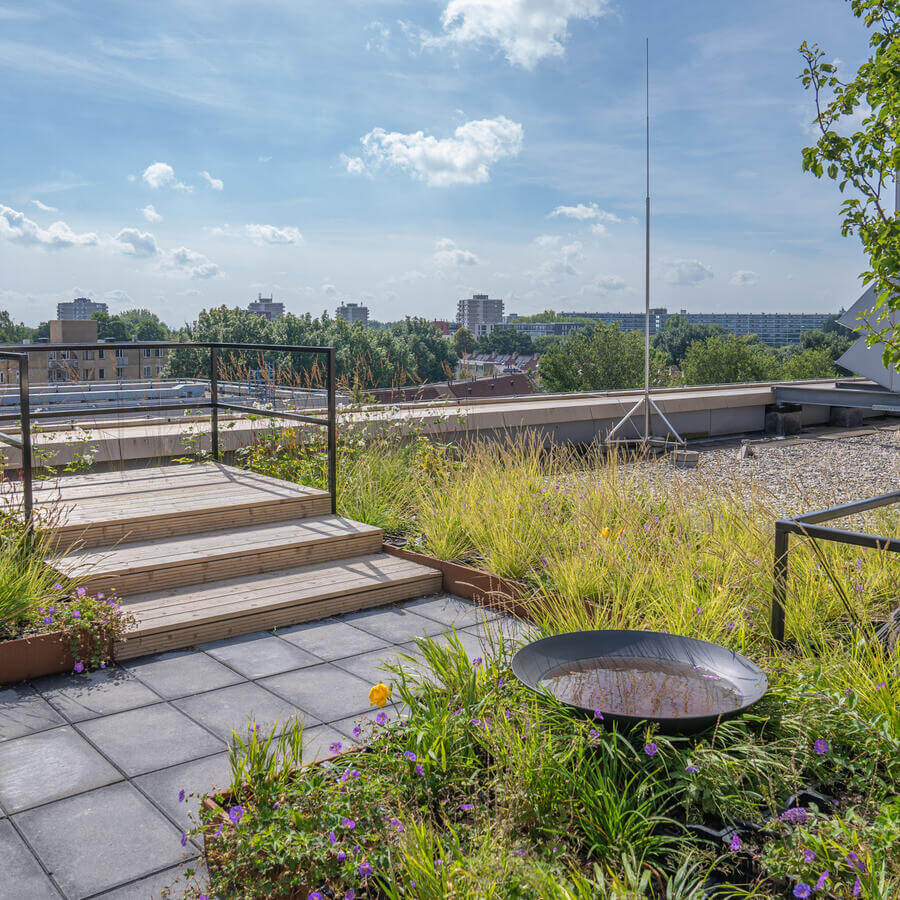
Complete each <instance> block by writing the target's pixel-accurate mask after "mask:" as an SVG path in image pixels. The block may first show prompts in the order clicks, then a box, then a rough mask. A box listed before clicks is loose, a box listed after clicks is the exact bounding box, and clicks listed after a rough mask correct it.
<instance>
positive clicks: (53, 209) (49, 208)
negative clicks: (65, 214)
mask: <svg viewBox="0 0 900 900" xmlns="http://www.w3.org/2000/svg"><path fill="white" fill-rule="evenodd" d="M30 202H31V203H33V204H34V205H35V206H36V207H37V208H38V209H40V210H42V211H43V212H59V210H58V209H57V208H56V207H55V206H47V204H46V203H41V201H40V200H32V201H30Z"/></svg>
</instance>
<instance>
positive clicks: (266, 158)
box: [257, 156, 272, 163]
mask: <svg viewBox="0 0 900 900" xmlns="http://www.w3.org/2000/svg"><path fill="white" fill-rule="evenodd" d="M257 162H261V163H267V162H272V157H271V156H259V157H257Z"/></svg>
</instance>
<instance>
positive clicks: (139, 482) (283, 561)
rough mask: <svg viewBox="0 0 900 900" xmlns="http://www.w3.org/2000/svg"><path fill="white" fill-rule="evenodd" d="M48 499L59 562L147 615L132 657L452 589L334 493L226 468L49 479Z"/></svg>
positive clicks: (40, 493) (122, 648) (41, 494)
mask: <svg viewBox="0 0 900 900" xmlns="http://www.w3.org/2000/svg"><path fill="white" fill-rule="evenodd" d="M2 500H3V491H2V489H0V504H2ZM35 505H36V509H37V510H38V514H39V517H40V519H41V521H42V522H46V523H47V525H46V526H45V533H47V539H48V542H49V543H50V544H51V545H52V546H53V548H54V551H55V553H56V555H55V556H53V557H52V558H51V560H50V561H51V564H52V565H53V566H54V568H55V569H57V571H59V572H60V574H61V575H63V576H65V577H67V578H70V579H72V580H73V581H76V582H77V583H78V584H81V585H83V586H84V587H86V588H87V589H88V590H90V591H91V592H96V591H103V592H105V593H111V592H112V591H113V590H115V591H116V593H117V594H118V596H119V597H121V598H122V604H123V606H124V607H125V608H126V609H127V610H128V612H130V613H131V614H132V615H133V616H134V618H135V621H136V623H137V626H136V628H135V630H134V631H133V632H131V633H130V634H129V636H128V639H127V640H126V641H123V642H121V643H119V644H117V645H116V648H115V654H116V657H117V658H119V659H131V658H133V657H135V656H141V655H143V654H146V653H157V652H160V651H162V650H172V649H176V648H180V647H190V646H193V645H194V644H197V643H201V642H205V641H212V640H218V639H221V638H225V637H231V636H234V635H240V634H247V633H249V632H252V631H259V630H263V629H269V628H276V627H283V626H285V625H293V624H296V623H299V622H307V621H310V620H313V619H319V618H323V617H326V616H332V615H337V614H340V613H346V612H353V611H355V610H358V609H367V608H369V607H372V606H379V605H383V604H387V603H394V602H397V601H399V600H408V599H412V598H414V597H421V596H424V595H426V594H431V593H434V592H436V591H439V590H440V589H441V582H442V577H441V573H440V572H439V571H437V570H436V569H430V568H428V567H426V566H422V565H419V564H418V563H413V562H409V561H408V560H405V559H400V558H399V557H395V556H389V555H388V554H386V553H383V552H381V541H382V533H381V529H380V528H375V527H373V526H370V525H363V524H361V523H359V522H352V521H350V520H349V519H343V518H340V517H338V516H334V515H331V514H330V509H331V497H330V495H329V494H328V493H327V492H325V491H320V490H318V489H316V488H309V487H304V486H302V485H296V484H290V483H287V482H283V481H279V480H277V479H275V478H269V477H267V476H265V475H258V474H256V473H254V472H246V471H244V470H242V469H235V468H232V467H230V466H225V465H220V464H219V463H205V464H197V465H185V466H167V467H164V468H153V469H138V470H129V471H125V472H98V473H95V474H90V475H78V476H72V477H68V478H61V479H55V480H53V481H46V482H41V483H39V484H38V485H36V489H35Z"/></svg>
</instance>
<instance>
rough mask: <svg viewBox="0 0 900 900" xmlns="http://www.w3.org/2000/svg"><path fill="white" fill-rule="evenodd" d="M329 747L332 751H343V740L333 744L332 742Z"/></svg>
mask: <svg viewBox="0 0 900 900" xmlns="http://www.w3.org/2000/svg"><path fill="white" fill-rule="evenodd" d="M328 749H329V750H330V751H331V752H332V753H340V752H341V742H340V741H335V742H334V743H333V744H330V745H329V747H328Z"/></svg>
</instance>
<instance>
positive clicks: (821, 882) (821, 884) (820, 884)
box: [813, 869, 831, 891]
mask: <svg viewBox="0 0 900 900" xmlns="http://www.w3.org/2000/svg"><path fill="white" fill-rule="evenodd" d="M830 874H831V873H830V872H829V871H828V869H826V870H825V871H824V872H823V873H822V874H821V875H820V876H819V880H818V881H817V882H816V886H815V887H814V888H813V890H814V891H821V890H824V888H825V883H826V882H827V881H828V876H829V875H830Z"/></svg>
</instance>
